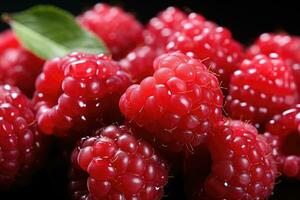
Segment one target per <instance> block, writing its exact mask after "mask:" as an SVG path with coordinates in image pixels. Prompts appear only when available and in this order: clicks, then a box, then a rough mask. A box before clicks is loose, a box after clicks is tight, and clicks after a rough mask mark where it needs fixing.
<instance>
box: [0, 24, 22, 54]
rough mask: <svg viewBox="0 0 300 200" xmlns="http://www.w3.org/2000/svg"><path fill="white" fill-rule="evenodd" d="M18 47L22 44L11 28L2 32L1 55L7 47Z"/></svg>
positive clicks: (0, 41)
mask: <svg viewBox="0 0 300 200" xmlns="http://www.w3.org/2000/svg"><path fill="white" fill-rule="evenodd" d="M18 47H20V44H19V42H18V41H17V39H16V37H15V34H14V33H13V32H12V31H11V30H6V31H3V32H2V33H0V55H1V54H2V53H3V51H5V50H6V49H10V48H18Z"/></svg>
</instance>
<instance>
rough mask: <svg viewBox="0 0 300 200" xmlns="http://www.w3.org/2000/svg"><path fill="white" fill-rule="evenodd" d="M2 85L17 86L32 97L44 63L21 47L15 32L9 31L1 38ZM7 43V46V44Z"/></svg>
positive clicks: (0, 67) (0, 71)
mask: <svg viewBox="0 0 300 200" xmlns="http://www.w3.org/2000/svg"><path fill="white" fill-rule="evenodd" d="M1 42H2V44H0V47H1V46H2V45H3V48H5V49H2V50H1V52H0V83H2V84H10V85H14V86H17V87H18V88H19V89H20V90H21V91H22V92H23V93H25V94H26V95H27V96H29V97H31V96H32V94H33V92H34V83H35V79H36V77H37V76H38V74H39V73H40V72H41V70H42V67H43V64H44V61H43V60H41V59H39V58H37V57H36V56H34V55H33V54H32V53H30V52H29V51H27V50H25V49H24V48H23V47H21V46H19V44H18V42H17V40H16V38H15V37H14V35H13V32H11V31H7V32H5V33H2V36H0V43H1ZM5 43H7V44H5Z"/></svg>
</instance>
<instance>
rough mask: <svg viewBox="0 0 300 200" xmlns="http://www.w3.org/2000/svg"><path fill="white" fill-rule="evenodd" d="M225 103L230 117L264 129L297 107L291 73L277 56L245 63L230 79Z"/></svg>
mask: <svg viewBox="0 0 300 200" xmlns="http://www.w3.org/2000/svg"><path fill="white" fill-rule="evenodd" d="M227 101H228V102H227V110H228V112H229V116H230V117H232V118H234V119H243V120H250V121H251V122H252V123H254V124H256V125H257V126H259V125H263V124H264V123H265V122H267V121H268V120H270V119H271V117H272V116H273V115H275V114H277V113H281V112H282V111H284V110H286V109H288V108H290V107H292V106H294V105H295V104H297V102H298V94H297V88H296V84H295V81H294V77H293V74H292V71H291V69H290V68H289V67H288V66H287V65H285V64H284V62H283V61H282V60H281V59H280V58H278V56H277V55H276V54H272V55H271V57H268V56H265V55H257V56H255V57H254V58H253V59H251V60H248V59H245V60H244V61H243V62H242V64H241V66H240V68H239V70H237V71H235V72H234V74H233V75H232V77H231V82H230V87H229V95H228V96H227Z"/></svg>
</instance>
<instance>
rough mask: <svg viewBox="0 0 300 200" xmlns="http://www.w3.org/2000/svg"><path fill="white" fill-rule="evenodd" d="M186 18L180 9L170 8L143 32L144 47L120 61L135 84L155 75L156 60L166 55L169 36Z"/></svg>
mask: <svg viewBox="0 0 300 200" xmlns="http://www.w3.org/2000/svg"><path fill="white" fill-rule="evenodd" d="M186 17H187V15H186V14H185V13H183V12H182V11H180V10H179V9H178V8H175V7H169V8H167V9H166V10H164V11H162V12H161V13H159V14H158V15H157V16H156V17H154V18H152V19H151V20H150V21H149V23H148V24H147V26H146V29H145V30H144V31H143V40H144V41H143V45H141V46H139V47H137V48H135V49H134V50H132V51H131V52H130V53H128V54H127V56H126V57H124V58H123V59H122V60H120V65H121V66H122V68H123V69H124V70H125V71H128V73H129V74H131V76H132V77H133V80H134V82H136V83H139V82H140V81H141V80H143V79H144V78H145V77H147V76H151V75H153V72H154V70H153V61H154V59H155V58H156V57H157V56H159V55H161V54H163V53H165V46H166V44H167V42H168V38H169V36H170V35H171V34H172V33H173V32H175V31H176V30H177V29H178V28H179V25H180V23H181V21H182V20H184V19H185V18H186Z"/></svg>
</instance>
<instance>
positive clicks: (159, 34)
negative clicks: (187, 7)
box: [144, 7, 187, 49]
mask: <svg viewBox="0 0 300 200" xmlns="http://www.w3.org/2000/svg"><path fill="white" fill-rule="evenodd" d="M186 18H187V15H186V14H185V13H184V12H182V11H181V10H179V9H178V8H175V7H168V8H167V9H166V10H164V11H163V12H161V13H159V14H158V15H157V16H156V17H154V18H152V19H151V20H150V22H149V23H148V25H147V27H146V30H145V31H144V42H145V44H148V45H150V46H152V47H155V48H163V49H164V48H165V46H166V44H167V42H168V39H169V37H170V36H171V35H172V33H173V32H175V31H176V30H178V28H179V27H180V23H181V22H182V21H183V20H184V19H186Z"/></svg>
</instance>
